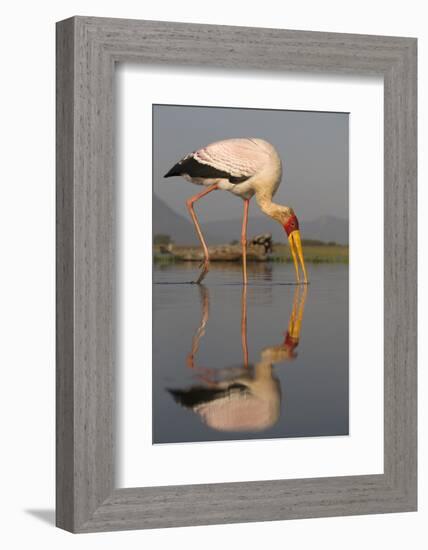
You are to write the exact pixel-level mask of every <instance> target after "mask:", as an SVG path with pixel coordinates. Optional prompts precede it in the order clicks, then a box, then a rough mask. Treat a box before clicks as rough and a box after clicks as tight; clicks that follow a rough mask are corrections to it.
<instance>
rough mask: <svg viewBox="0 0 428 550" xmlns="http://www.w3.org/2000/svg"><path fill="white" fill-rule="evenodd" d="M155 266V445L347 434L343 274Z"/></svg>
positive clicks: (344, 270)
mask: <svg viewBox="0 0 428 550" xmlns="http://www.w3.org/2000/svg"><path fill="white" fill-rule="evenodd" d="M308 268H309V277H310V285H309V286H308V287H307V288H305V287H297V286H295V285H292V284H287V283H290V282H292V281H293V280H294V268H293V266H292V265H291V264H279V263H273V264H271V263H259V264H255V263H253V264H249V265H248V270H249V283H250V284H249V285H248V286H247V287H246V289H244V288H243V287H242V285H241V269H240V265H238V264H230V263H229V264H218V263H213V264H212V268H211V271H210V273H209V274H208V276H207V277H206V279H205V285H204V286H202V285H201V286H198V285H190V284H184V283H186V282H188V281H190V280H192V279H194V278H195V276H196V275H197V265H196V264H194V263H182V264H175V265H165V266H159V265H156V266H155V267H154V274H153V280H154V285H153V443H174V442H191V441H221V440H230V439H253V438H261V439H267V438H277V437H310V436H325V435H346V434H348V405H349V403H348V378H349V375H348V266H347V265H341V264H324V265H322V264H321V265H309V266H308Z"/></svg>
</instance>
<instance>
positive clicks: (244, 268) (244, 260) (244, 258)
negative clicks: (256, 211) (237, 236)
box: [241, 199, 250, 285]
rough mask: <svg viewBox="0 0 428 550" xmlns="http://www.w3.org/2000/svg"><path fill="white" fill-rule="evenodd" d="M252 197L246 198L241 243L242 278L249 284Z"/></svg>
mask: <svg viewBox="0 0 428 550" xmlns="http://www.w3.org/2000/svg"><path fill="white" fill-rule="evenodd" d="M249 207H250V199H244V217H243V219H242V231H241V245H242V278H243V283H244V285H246V284H247V224H248V209H249Z"/></svg>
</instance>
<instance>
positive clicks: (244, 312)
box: [241, 285, 248, 368]
mask: <svg viewBox="0 0 428 550" xmlns="http://www.w3.org/2000/svg"><path fill="white" fill-rule="evenodd" d="M241 341H242V354H243V357H244V367H245V368H247V367H248V341H247V287H246V285H244V286H243V287H242V306H241Z"/></svg>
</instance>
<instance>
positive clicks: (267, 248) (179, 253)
mask: <svg viewBox="0 0 428 550" xmlns="http://www.w3.org/2000/svg"><path fill="white" fill-rule="evenodd" d="M160 251H161V252H162V253H164V254H170V255H172V256H174V257H175V258H176V259H177V260H181V261H184V262H200V261H202V260H203V259H204V254H203V251H202V248H201V247H192V246H178V245H174V244H168V245H162V246H161V247H160ZM208 251H209V254H210V260H211V261H212V262H239V261H241V259H242V249H241V245H240V244H220V245H216V246H209V247H208ZM271 251H272V235H271V234H270V233H264V234H263V235H256V236H255V237H254V238H253V239H251V240H250V241H249V243H248V245H247V261H253V262H266V261H267V260H268V257H269V256H268V255H269V252H271Z"/></svg>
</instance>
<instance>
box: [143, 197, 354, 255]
mask: <svg viewBox="0 0 428 550" xmlns="http://www.w3.org/2000/svg"><path fill="white" fill-rule="evenodd" d="M201 225H202V226H203V231H204V235H205V236H206V239H207V241H208V242H209V244H219V243H228V242H230V241H232V240H234V239H236V240H239V239H240V235H241V220H240V219H234V220H222V221H216V222H208V223H203V222H201ZM300 229H301V233H302V238H304V239H316V240H320V241H325V242H329V241H334V242H336V243H339V244H348V242H349V231H348V222H347V221H346V220H344V219H341V218H335V217H334V216H322V217H320V218H318V219H316V220H314V221H300ZM161 233H163V234H167V235H170V236H171V238H172V239H173V241H174V242H175V243H177V244H189V245H193V244H197V243H198V242H199V241H198V238H197V236H196V234H195V230H194V228H193V224H192V222H191V220H190V219H186V218H184V217H183V216H181V215H180V214H177V213H176V212H174V210H172V209H171V208H170V207H169V206H168V205H167V204H165V203H164V202H163V201H162V200H160V199H159V198H158V197H157V196H156V195H154V196H153V235H156V234H161ZM259 233H272V236H273V240H274V241H283V240H284V231H283V229H282V228H281V226H280V225H279V224H278V223H276V222H274V221H273V220H270V219H269V218H267V217H266V216H254V217H251V216H250V218H249V220H248V235H249V237H251V236H253V235H257V234H259Z"/></svg>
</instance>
